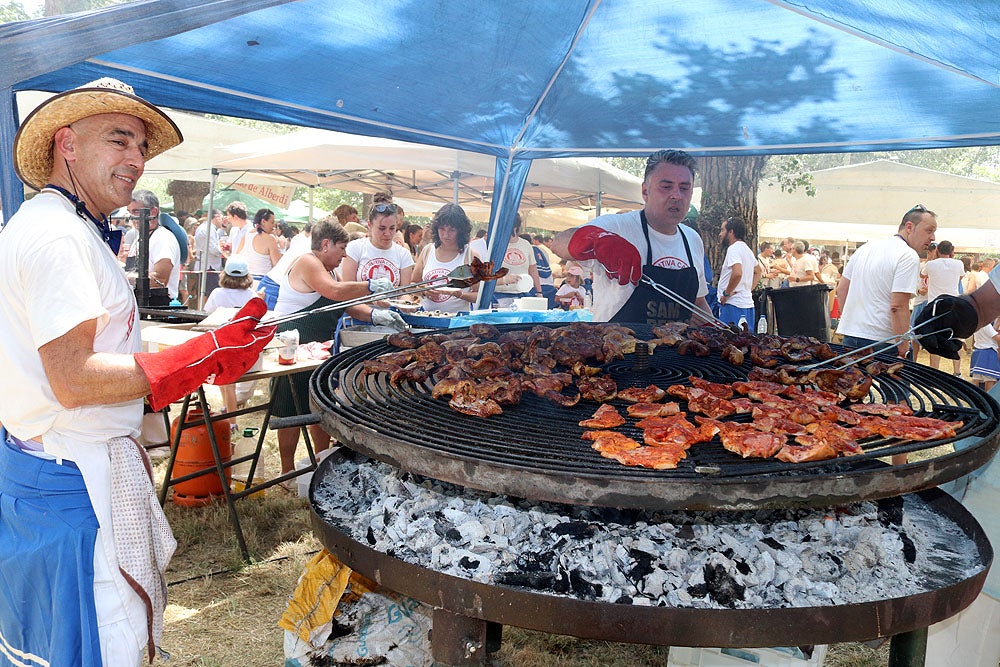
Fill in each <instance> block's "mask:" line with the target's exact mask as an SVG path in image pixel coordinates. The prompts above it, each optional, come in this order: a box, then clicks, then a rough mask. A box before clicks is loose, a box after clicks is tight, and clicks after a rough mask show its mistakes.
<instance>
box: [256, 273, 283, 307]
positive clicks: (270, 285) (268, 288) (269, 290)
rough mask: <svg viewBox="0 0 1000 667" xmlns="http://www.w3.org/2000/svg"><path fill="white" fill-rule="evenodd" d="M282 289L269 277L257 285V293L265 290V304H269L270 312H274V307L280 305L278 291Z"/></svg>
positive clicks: (263, 278) (264, 277) (265, 277)
mask: <svg viewBox="0 0 1000 667" xmlns="http://www.w3.org/2000/svg"><path fill="white" fill-rule="evenodd" d="M280 289H281V286H280V285H278V283H276V282H274V281H273V280H271V279H270V278H268V277H267V276H263V277H262V278H261V279H260V282H258V283H257V291H258V292H259V291H261V290H264V303H266V304H267V309H268V310H274V305H275V304H276V303H278V291H279V290H280Z"/></svg>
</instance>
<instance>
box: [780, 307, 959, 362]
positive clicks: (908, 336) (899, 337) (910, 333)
mask: <svg viewBox="0 0 1000 667" xmlns="http://www.w3.org/2000/svg"><path fill="white" fill-rule="evenodd" d="M941 317H944V313H941V314H940V315H936V316H934V317H931V318H929V319H927V320H925V321H924V322H921V323H920V324H917V325H915V326H912V327H910V328H909V329H908V330H906V331H904V332H903V333H901V334H896V335H894V336H889V337H888V338H883V339H882V340H877V341H875V342H874V343H872V344H871V345H868V346H866V347H864V348H861V349H862V350H865V349H874V348H879V347H881V346H883V345H890V346H891V345H898V344H899V343H902V342H903V341H904V340H909V341H910V342H911V344H912V343H913V341H914V340H915V339H916V338H917V336H916V331H917V329H918V328H920V327H923V326H926V325H928V324H930V323H931V322H933V321H934V320H936V319H939V318H941ZM946 331H951V328H945V329H938V330H937V331H931V332H928V333H925V334H922V335H924V336H933V335H935V334H940V333H944V332H946ZM883 352H884V350H878V351H872V352H871V353H869V354H866V355H864V356H862V357H857V358H856V359H851V360H850V361H849V362H847V363H845V364H843V365H841V366H838V367H837V368H836V369H835V370H838V371H842V370H844V369H846V368H849V367H851V366H854V365H855V364H859V363H861V362H862V361H867V360H868V359H871V358H872V357H874V356H876V355H879V354H882V353H883ZM857 353H858V350H848V351H847V352H844V353H843V354H838V355H837V356H835V357H831V358H829V359H824V360H823V361H818V362H816V363H815V364H809V365H808V366H800V367H799V370H800V371H811V370H813V369H814V368H819V367H820V366H823V365H826V364H829V363H830V362H833V361H839V360H840V359H844V358H847V357H850V356H851V355H854V354H857Z"/></svg>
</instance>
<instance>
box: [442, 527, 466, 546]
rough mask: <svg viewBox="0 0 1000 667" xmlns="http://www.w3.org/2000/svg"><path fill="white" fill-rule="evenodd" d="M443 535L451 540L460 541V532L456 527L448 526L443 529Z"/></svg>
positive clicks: (459, 542)
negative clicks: (446, 528)
mask: <svg viewBox="0 0 1000 667" xmlns="http://www.w3.org/2000/svg"><path fill="white" fill-rule="evenodd" d="M444 536H445V537H446V538H448V539H449V540H451V541H452V542H456V543H458V544H461V543H462V533H460V532H459V531H458V528H449V529H448V530H446V531H445V533H444Z"/></svg>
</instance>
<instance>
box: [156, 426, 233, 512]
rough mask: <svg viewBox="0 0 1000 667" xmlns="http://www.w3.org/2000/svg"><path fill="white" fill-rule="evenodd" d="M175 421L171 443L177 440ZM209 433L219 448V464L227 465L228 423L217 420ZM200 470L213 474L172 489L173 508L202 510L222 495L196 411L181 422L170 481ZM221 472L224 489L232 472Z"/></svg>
mask: <svg viewBox="0 0 1000 667" xmlns="http://www.w3.org/2000/svg"><path fill="white" fill-rule="evenodd" d="M179 421H180V417H178V418H177V419H175V420H174V421H173V423H172V424H171V426H170V441H171V442H173V441H174V439H175V438H176V436H177V427H178V422H179ZM212 430H213V431H214V432H215V442H216V443H217V444H218V446H219V458H221V459H222V462H223V463H228V462H229V460H230V459H231V458H232V456H233V448H232V442H231V440H230V433H231V431H230V422H229V420H228V419H220V420H218V421H214V422H212ZM204 468H213V470H210V471H208V472H205V473H203V474H201V475H198V476H197V477H193V478H191V479H189V480H187V481H184V482H179V483H177V484H174V485H173V486H174V493H173V496H172V500H173V502H174V504H175V505H180V506H182V507H203V506H205V505H208V504H209V503H211V502H212V501H213V500H214V499H215V498H216V497H218V496H221V495H223V490H222V482H221V481H220V480H219V475H218V473H217V472H216V471H215V470H214V468H215V457H214V456H213V455H212V442H211V441H210V440H209V438H208V429H207V428H206V427H205V423H204V417H203V416H202V412H201V409H200V408H191V409H190V410H188V413H187V418H186V419H185V420H184V430H183V431H181V439H180V442H178V443H177V457H176V458H175V459H174V469H173V471H172V473H171V479H176V478H178V477H183V476H185V475H189V474H191V473H193V472H196V471H198V470H202V469H204ZM225 471H226V475H225V476H226V482H225V483H226V486H227V487H228V486H229V484H230V480H231V477H232V469H231V468H226V469H225Z"/></svg>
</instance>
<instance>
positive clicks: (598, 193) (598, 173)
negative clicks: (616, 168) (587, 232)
mask: <svg viewBox="0 0 1000 667" xmlns="http://www.w3.org/2000/svg"><path fill="white" fill-rule="evenodd" d="M601 185H602V184H601V172H597V197H596V199H597V215H600V214H601V193H602V192H603V189H604V188H602V187H601Z"/></svg>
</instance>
